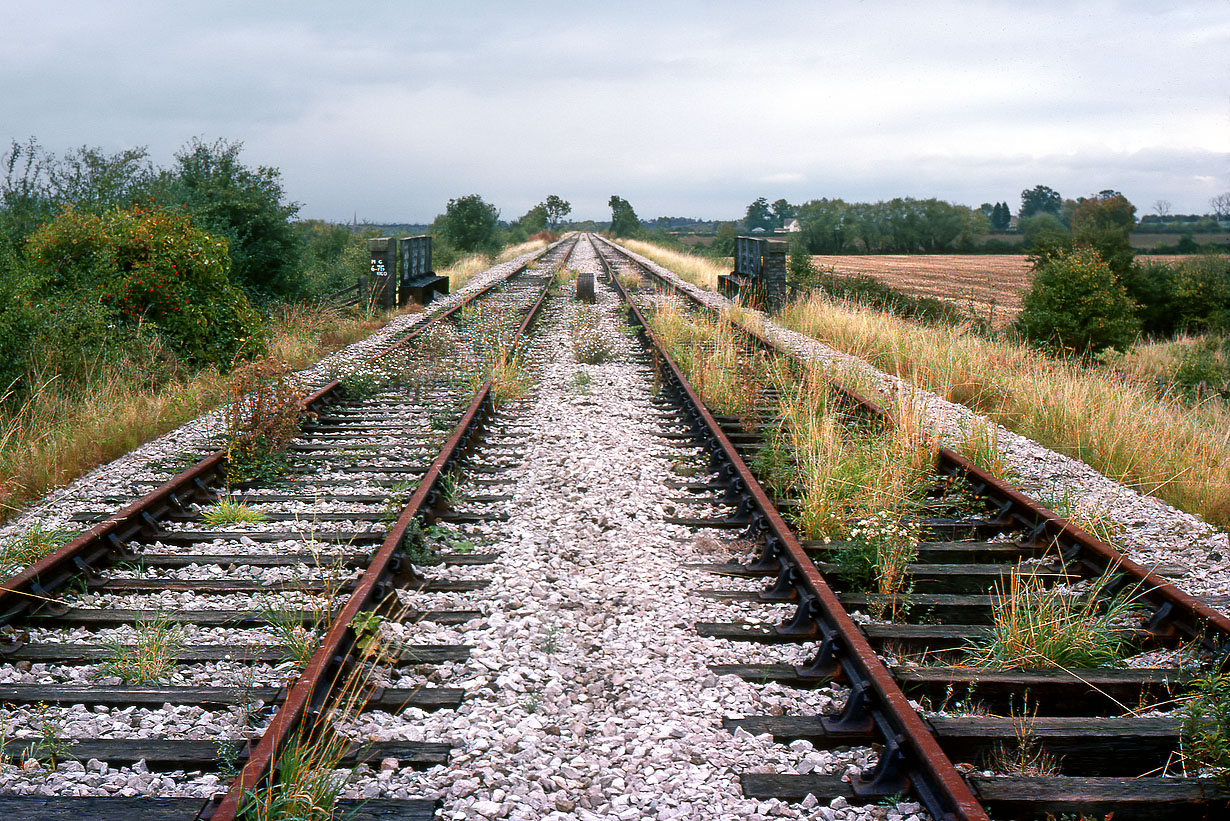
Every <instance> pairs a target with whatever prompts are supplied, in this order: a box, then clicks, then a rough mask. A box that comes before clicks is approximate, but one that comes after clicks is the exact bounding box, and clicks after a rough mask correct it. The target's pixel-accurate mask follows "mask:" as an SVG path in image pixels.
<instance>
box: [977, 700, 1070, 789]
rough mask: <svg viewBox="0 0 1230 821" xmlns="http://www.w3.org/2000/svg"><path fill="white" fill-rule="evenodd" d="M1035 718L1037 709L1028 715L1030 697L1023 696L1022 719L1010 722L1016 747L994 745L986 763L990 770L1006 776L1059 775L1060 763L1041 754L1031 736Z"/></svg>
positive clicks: (1043, 751) (1049, 756)
mask: <svg viewBox="0 0 1230 821" xmlns="http://www.w3.org/2000/svg"><path fill="white" fill-rule="evenodd" d="M1037 715H1038V710H1037V707H1035V708H1034V710H1033V712H1030V710H1029V694H1028V693H1026V695H1025V704H1024V708H1023V712H1022V715H1019V716H1014V717H1013V721H1012V725H1013V731H1014V733H1015V734H1016V740H1015V743H1013V744H1011V745H1009V744H1005V743H1002V742H1001V743H999V744H997V745H995V749H994V750H993V751H992V753H991V756H990V762H989V763H990V767H991V769H992V770H994V771H996V772H999V773H1003V774H1005V775H1024V776H1030V777H1034V778H1036V777H1038V776H1043V775H1059V770H1060V767H1059V759H1058V758H1056V757H1055V756H1054V755H1052V754H1050V753H1048V752H1047V751H1046V750H1044V749H1043V748H1042V745H1041V744H1040V743H1039V742H1038V738H1037V736H1036V735H1035V734H1034V719H1035V718H1036V717H1037Z"/></svg>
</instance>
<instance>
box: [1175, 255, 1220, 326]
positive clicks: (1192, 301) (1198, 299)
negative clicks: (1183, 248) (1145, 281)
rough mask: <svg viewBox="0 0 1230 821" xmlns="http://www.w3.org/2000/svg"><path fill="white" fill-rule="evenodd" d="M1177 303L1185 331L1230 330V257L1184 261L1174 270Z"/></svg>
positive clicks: (1205, 257) (1206, 257)
mask: <svg viewBox="0 0 1230 821" xmlns="http://www.w3.org/2000/svg"><path fill="white" fill-rule="evenodd" d="M1174 302H1175V307H1176V308H1177V309H1178V313H1179V317H1180V320H1179V321H1180V323H1181V324H1182V325H1183V327H1184V329H1185V330H1188V331H1192V332H1202V331H1230V260H1227V259H1226V258H1225V257H1220V256H1213V255H1211V254H1210V255H1208V256H1202V257H1196V258H1194V259H1186V260H1183V262H1181V263H1179V265H1178V266H1177V267H1176V269H1175V273H1174Z"/></svg>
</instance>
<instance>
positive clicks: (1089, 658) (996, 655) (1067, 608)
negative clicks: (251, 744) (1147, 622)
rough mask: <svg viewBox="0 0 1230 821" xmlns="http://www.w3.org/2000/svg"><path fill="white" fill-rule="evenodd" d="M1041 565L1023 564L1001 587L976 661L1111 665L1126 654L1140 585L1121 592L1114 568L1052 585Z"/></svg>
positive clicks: (973, 651) (972, 654)
mask: <svg viewBox="0 0 1230 821" xmlns="http://www.w3.org/2000/svg"><path fill="white" fill-rule="evenodd" d="M1053 581H1055V580H1048V579H1046V578H1045V577H1044V576H1043V575H1042V574H1041V573H1040V572H1039V570H1038V569H1037V568H1036V567H1030V568H1021V567H1018V568H1017V570H1016V571H1014V572H1013V573H1012V576H1011V578H1010V580H1009V583H1008V587H1007V589H1003V588H1002V587H998V586H997V590H996V595H995V599H996V601H995V602H994V604H993V607H992V609H993V622H992V627H991V633H990V635H989V636H988V637H987V638H986V639H981V640H977V641H975V642H973V643H972V644H971V645H970V648H969V659H970V661H971V663H973V664H977V665H981V666H986V667H995V668H1036V667H1064V668H1073V667H1110V666H1114V665H1116V664H1118V663H1119V662H1120V661H1121V660H1122V659H1123V657H1124V655H1125V651H1126V649H1127V647H1128V643H1127V641H1126V640H1125V638H1124V634H1123V631H1124V629H1125V628H1126V627H1128V626H1130V624H1131V620H1132V618H1133V617H1134V616H1135V615H1136V612H1137V610H1138V606H1137V605H1136V603H1135V600H1134V596H1135V593H1136V590H1135V589H1133V588H1130V587H1129V588H1127V589H1124V590H1120V591H1119V592H1117V593H1112V592H1111V591H1112V590H1113V589H1115V586H1116V582H1117V581H1118V579H1117V578H1116V573H1115V572H1114V569H1113V568H1112V569H1111V570H1108V571H1107V572H1106V573H1104V574H1103V575H1101V576H1099V577H1098V578H1096V579H1092V580H1090V581H1088V582H1086V585H1085V586H1084V589H1081V590H1077V589H1074V588H1073V587H1072V586H1070V585H1067V584H1052V583H1051V582H1053Z"/></svg>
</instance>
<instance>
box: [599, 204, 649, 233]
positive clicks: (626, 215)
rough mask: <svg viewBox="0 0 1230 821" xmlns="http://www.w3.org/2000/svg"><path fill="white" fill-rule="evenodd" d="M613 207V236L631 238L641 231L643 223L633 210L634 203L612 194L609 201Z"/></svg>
mask: <svg viewBox="0 0 1230 821" xmlns="http://www.w3.org/2000/svg"><path fill="white" fill-rule="evenodd" d="M607 205H609V206H611V234H612V235H614V236H616V237H630V236H633V235H635V234H636V233H637V232H639V231H640V230H641V221H640V220H639V219H637V218H636V212H635V211H633V210H632V203H630V202H628V201H627V200H626V199H624V198H623V197H621V196H619V195H617V194H612V195H611V199H610V200H608V201H607Z"/></svg>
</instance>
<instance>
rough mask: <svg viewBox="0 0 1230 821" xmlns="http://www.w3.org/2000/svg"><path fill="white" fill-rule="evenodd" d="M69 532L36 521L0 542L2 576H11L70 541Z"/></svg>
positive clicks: (0, 572) (0, 575) (0, 574)
mask: <svg viewBox="0 0 1230 821" xmlns="http://www.w3.org/2000/svg"><path fill="white" fill-rule="evenodd" d="M68 538H69V534H68V533H67V532H66V531H63V530H60V529H58V528H52V527H46V526H45V525H43V524H42V523H41V522H35V523H34V524H32V525H30V526H29V527H28V528H26V529H25V530H24V531H23V532H21V533H18V534H16V535H13V536H10V537H8V538H7V539H5V540H4V542H3V544H0V577H7V576H11V575H12V574H14V573H17V572H18V571H20V570H22V569H23V568H25V567H27V566H28V565H31V564H34V563H35V562H37V561H38V560H39V559H41V558H43V557H44V556H46V555H48V554H50V553H52V552H53V551H55V550H57V549H58V548H60V547H61V546H62V545H64V544H65V543H67V542H68Z"/></svg>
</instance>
